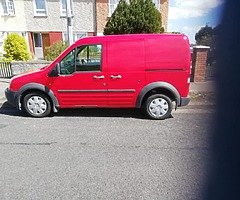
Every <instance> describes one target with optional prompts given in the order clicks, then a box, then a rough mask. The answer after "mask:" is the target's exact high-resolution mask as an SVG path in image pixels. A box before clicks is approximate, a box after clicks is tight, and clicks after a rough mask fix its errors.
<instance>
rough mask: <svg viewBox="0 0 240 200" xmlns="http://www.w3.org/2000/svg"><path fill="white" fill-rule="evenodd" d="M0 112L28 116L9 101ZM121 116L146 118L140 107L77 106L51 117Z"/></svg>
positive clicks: (1, 107) (62, 110) (0, 107)
mask: <svg viewBox="0 0 240 200" xmlns="http://www.w3.org/2000/svg"><path fill="white" fill-rule="evenodd" d="M0 114H2V115H8V116H19V117H28V116H27V115H26V114H25V113H24V112H21V111H19V110H18V109H16V108H14V107H12V106H11V105H10V104H9V103H8V102H5V103H3V104H2V106H0ZM63 116H64V117H67V116H69V117H119V118H136V119H146V117H145V115H144V113H143V112H142V111H141V110H140V109H125V108H124V109H123V108H122V109H119V108H117V109H116V108H75V109H60V110H59V112H58V113H52V114H51V115H50V116H49V117H63Z"/></svg>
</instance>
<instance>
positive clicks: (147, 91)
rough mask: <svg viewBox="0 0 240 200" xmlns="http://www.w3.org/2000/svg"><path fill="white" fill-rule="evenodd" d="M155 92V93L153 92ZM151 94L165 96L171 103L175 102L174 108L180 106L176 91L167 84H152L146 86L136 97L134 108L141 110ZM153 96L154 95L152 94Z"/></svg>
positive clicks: (178, 95)
mask: <svg viewBox="0 0 240 200" xmlns="http://www.w3.org/2000/svg"><path fill="white" fill-rule="evenodd" d="M155 91H156V92H155ZM153 92H155V93H156V94H165V95H167V96H168V97H169V98H170V99H172V100H173V101H176V106H177V105H180V99H181V98H180V94H179V92H178V90H177V89H176V88H175V87H174V86H173V85H171V84H170V83H167V82H154V83H150V84H148V85H146V86H145V87H144V88H143V89H142V90H141V92H140V93H139V95H138V98H137V102H136V108H141V106H142V104H143V102H144V101H145V100H146V99H147V97H149V96H150V95H151V94H152V93H153ZM153 94H154V93H153Z"/></svg>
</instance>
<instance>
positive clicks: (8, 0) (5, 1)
mask: <svg viewBox="0 0 240 200" xmlns="http://www.w3.org/2000/svg"><path fill="white" fill-rule="evenodd" d="M1 3H2V9H3V14H4V15H14V14H15V9H14V2H13V0H2V1H1Z"/></svg>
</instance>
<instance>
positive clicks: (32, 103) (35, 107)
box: [23, 92, 52, 117]
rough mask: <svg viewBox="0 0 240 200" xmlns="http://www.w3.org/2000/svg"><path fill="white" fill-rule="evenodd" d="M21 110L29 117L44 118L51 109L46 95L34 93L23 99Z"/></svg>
mask: <svg viewBox="0 0 240 200" xmlns="http://www.w3.org/2000/svg"><path fill="white" fill-rule="evenodd" d="M23 109H24V111H25V112H26V113H27V114H28V115H29V116H31V117H46V116H48V115H49V114H50V113H51V109H52V108H51V103H50V101H49V99H48V98H47V96H46V95H44V94H42V93H38V92H34V93H30V94H27V95H26V96H25V97H24V98H23Z"/></svg>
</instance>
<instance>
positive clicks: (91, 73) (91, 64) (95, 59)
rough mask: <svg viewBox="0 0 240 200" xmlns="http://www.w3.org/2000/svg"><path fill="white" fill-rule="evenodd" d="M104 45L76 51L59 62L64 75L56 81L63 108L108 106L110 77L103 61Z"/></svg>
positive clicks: (54, 82) (54, 88) (86, 46)
mask: <svg viewBox="0 0 240 200" xmlns="http://www.w3.org/2000/svg"><path fill="white" fill-rule="evenodd" d="M102 54H103V48H102V45H84V46H79V47H77V48H75V49H73V50H72V51H71V52H70V53H69V54H68V55H67V56H65V58H63V59H62V61H61V62H60V69H61V70H60V71H61V74H60V75H59V76H58V77H56V78H54V81H53V85H52V87H53V90H54V91H57V97H58V100H59V104H60V107H62V108H64V107H65V108H66V107H105V106H107V105H108V98H107V83H106V80H107V74H106V69H105V68H104V62H103V60H102Z"/></svg>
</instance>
